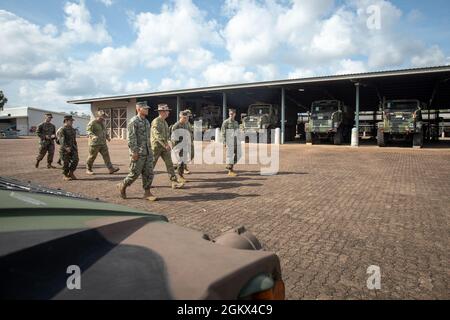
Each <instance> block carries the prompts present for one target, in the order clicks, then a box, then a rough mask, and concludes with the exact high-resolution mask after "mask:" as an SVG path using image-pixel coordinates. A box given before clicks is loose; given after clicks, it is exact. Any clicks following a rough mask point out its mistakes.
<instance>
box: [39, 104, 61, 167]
mask: <svg viewBox="0 0 450 320" xmlns="http://www.w3.org/2000/svg"><path fill="white" fill-rule="evenodd" d="M45 117H46V118H45V121H44V122H42V123H41V124H40V125H39V126H38V127H37V130H36V134H37V135H38V137H39V154H38V156H37V157H36V163H35V167H36V168H38V167H39V162H41V160H42V159H44V157H45V154H46V153H48V154H47V168H49V169H52V168H55V167H54V166H53V165H52V163H53V156H54V154H55V142H54V141H55V139H56V128H55V126H54V125H53V123H51V121H52V119H53V116H52V114H51V113H46V114H45Z"/></svg>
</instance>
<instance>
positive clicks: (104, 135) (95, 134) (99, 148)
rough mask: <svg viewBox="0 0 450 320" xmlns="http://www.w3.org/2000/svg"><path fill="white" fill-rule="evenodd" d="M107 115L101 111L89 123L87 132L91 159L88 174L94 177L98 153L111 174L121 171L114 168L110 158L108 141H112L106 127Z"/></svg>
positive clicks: (89, 159)
mask: <svg viewBox="0 0 450 320" xmlns="http://www.w3.org/2000/svg"><path fill="white" fill-rule="evenodd" d="M105 118H106V114H105V112H104V111H102V110H100V111H98V112H97V118H96V119H94V120H92V121H91V122H89V124H88V125H87V129H86V132H87V134H88V137H89V141H88V146H89V157H88V158H87V160H86V173H87V174H90V175H93V174H94V172H93V171H92V166H93V165H94V161H95V158H97V155H98V153H99V152H100V154H101V155H102V157H103V161H104V162H105V165H106V167H107V168H108V171H109V173H110V174H113V173H114V172H117V171H119V168H114V167H113V165H112V163H111V158H110V157H109V151H108V145H107V144H106V141H111V139H110V137H109V135H108V132H107V131H106V127H105Z"/></svg>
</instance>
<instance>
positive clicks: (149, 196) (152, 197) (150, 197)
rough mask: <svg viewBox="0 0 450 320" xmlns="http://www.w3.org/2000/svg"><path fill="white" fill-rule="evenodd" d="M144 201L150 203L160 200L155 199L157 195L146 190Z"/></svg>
mask: <svg viewBox="0 0 450 320" xmlns="http://www.w3.org/2000/svg"><path fill="white" fill-rule="evenodd" d="M144 199H145V200H148V201H156V200H158V198H157V197H155V195H153V194H152V192H151V191H150V189H146V190H145V193H144Z"/></svg>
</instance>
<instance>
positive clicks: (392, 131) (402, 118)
mask: <svg viewBox="0 0 450 320" xmlns="http://www.w3.org/2000/svg"><path fill="white" fill-rule="evenodd" d="M424 107H425V104H424V103H422V102H420V101H419V100H388V101H386V102H384V103H383V104H382V113H383V120H382V121H381V122H379V123H378V129H377V142H378V146H379V147H384V146H386V144H387V143H388V142H389V141H411V142H412V145H413V147H419V148H421V147H422V146H423V122H422V109H423V108H424Z"/></svg>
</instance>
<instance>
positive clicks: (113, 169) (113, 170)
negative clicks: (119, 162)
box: [108, 167, 120, 174]
mask: <svg viewBox="0 0 450 320" xmlns="http://www.w3.org/2000/svg"><path fill="white" fill-rule="evenodd" d="M108 170H109V174H113V173H116V172H117V171H119V170H120V169H119V168H114V167H113V168H109V169H108Z"/></svg>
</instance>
